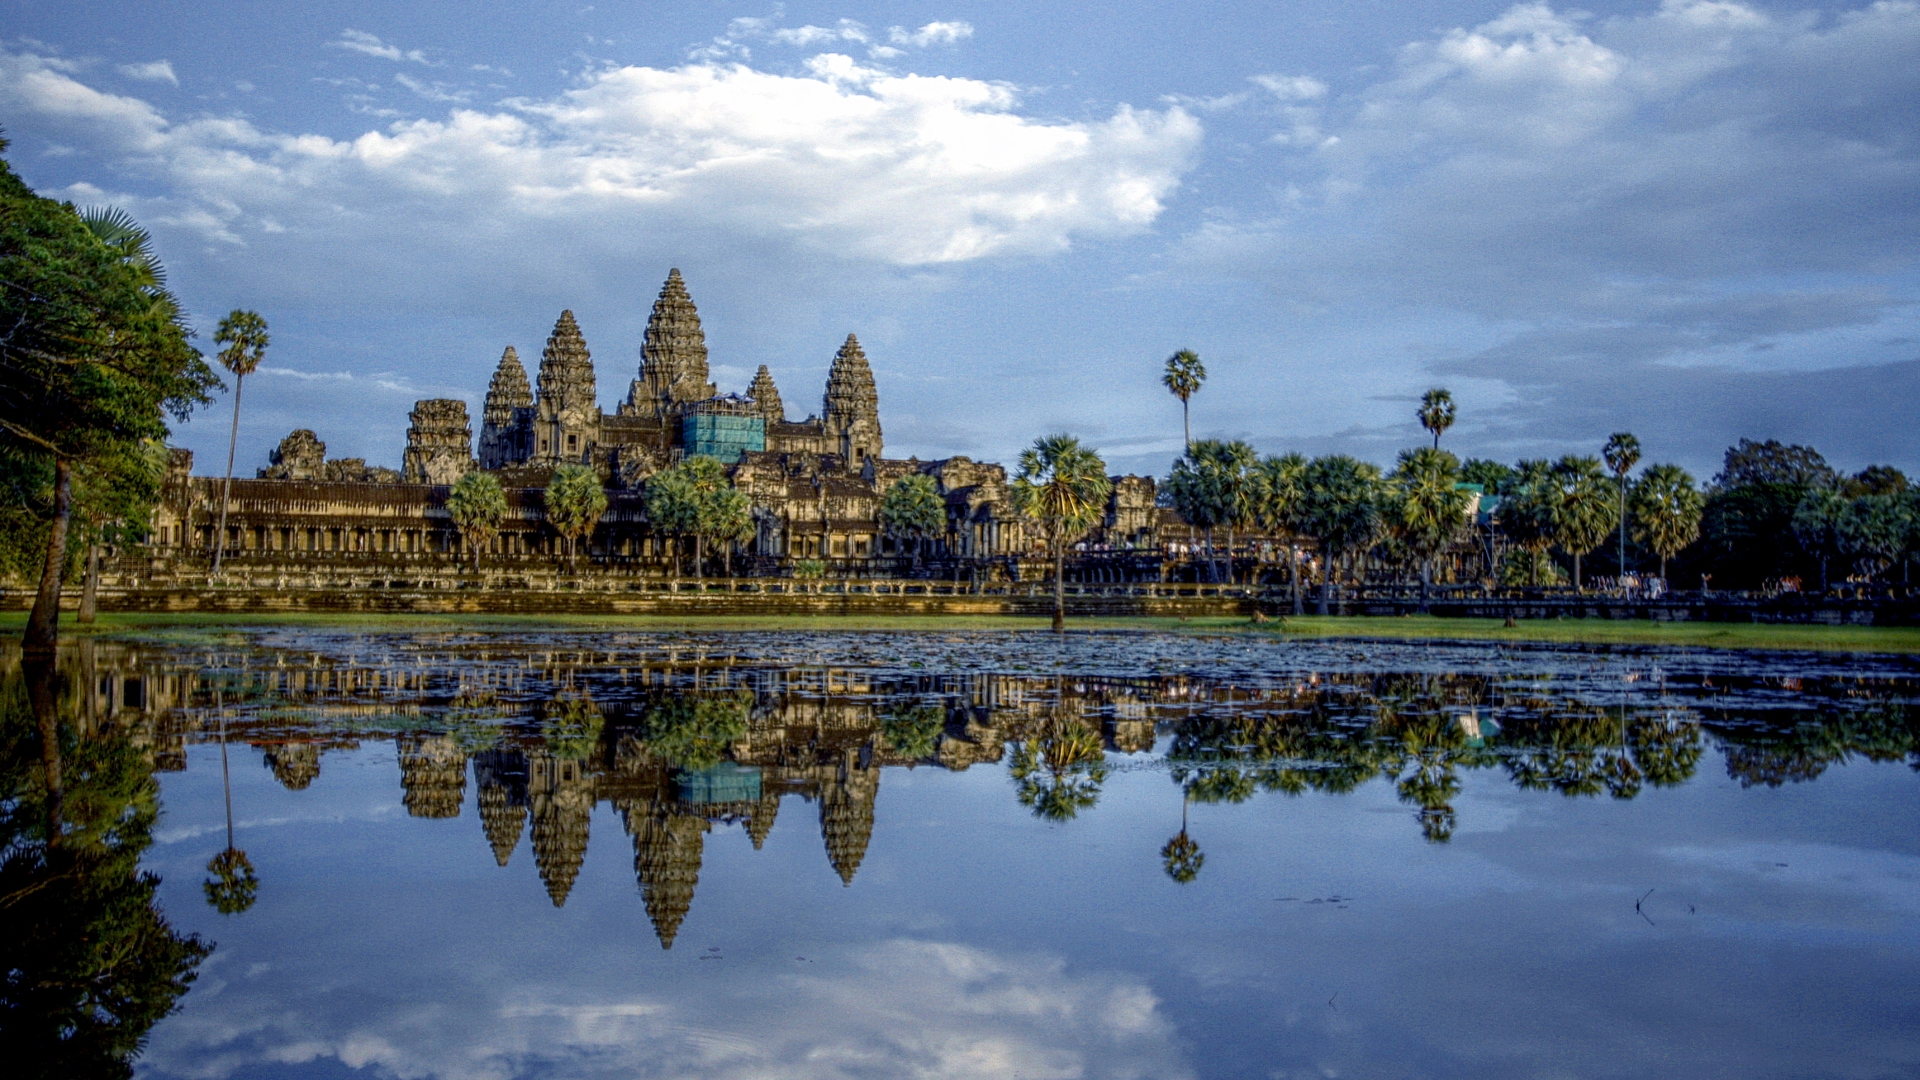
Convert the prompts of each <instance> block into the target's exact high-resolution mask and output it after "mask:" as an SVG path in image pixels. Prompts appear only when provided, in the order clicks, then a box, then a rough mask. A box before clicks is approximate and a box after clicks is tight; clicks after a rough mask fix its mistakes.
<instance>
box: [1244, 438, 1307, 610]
mask: <svg viewBox="0 0 1920 1080" xmlns="http://www.w3.org/2000/svg"><path fill="white" fill-rule="evenodd" d="M1306 471H1307V459H1306V458H1305V457H1304V456H1302V455H1300V454H1284V455H1282V456H1280V457H1265V458H1262V459H1260V463H1259V464H1258V465H1256V466H1254V469H1253V485H1254V493H1255V494H1254V500H1255V508H1254V521H1255V522H1256V523H1258V524H1259V526H1260V527H1261V528H1263V529H1266V530H1268V531H1270V532H1277V531H1280V530H1283V529H1284V530H1285V531H1286V533H1287V584H1288V588H1289V589H1290V590H1291V591H1292V593H1293V613H1294V614H1295V615H1298V614H1300V613H1301V610H1302V608H1301V596H1300V550H1299V544H1298V543H1297V537H1298V536H1299V531H1300V508H1301V505H1302V503H1303V501H1304V500H1305V497H1306V486H1305V483H1304V480H1303V478H1304V477H1305V475H1306Z"/></svg>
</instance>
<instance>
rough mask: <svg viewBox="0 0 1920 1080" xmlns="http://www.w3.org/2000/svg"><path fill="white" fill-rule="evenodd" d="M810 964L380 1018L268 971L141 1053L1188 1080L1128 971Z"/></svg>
mask: <svg viewBox="0 0 1920 1080" xmlns="http://www.w3.org/2000/svg"><path fill="white" fill-rule="evenodd" d="M818 959H819V961H820V963H819V966H818V967H817V968H812V969H810V971H811V973H809V974H806V975H781V974H771V973H768V972H767V971H766V970H765V969H764V968H758V967H756V968H753V969H741V971H740V973H739V974H734V973H732V972H723V971H720V970H717V969H716V970H713V971H703V972H701V978H699V979H697V980H694V981H692V982H686V981H676V982H674V983H673V984H672V986H671V987H670V988H669V987H666V986H660V987H648V986H645V985H644V984H643V985H642V986H640V987H638V988H636V986H635V983H636V982H642V983H644V980H640V979H636V977H635V975H634V973H632V972H622V973H621V974H620V975H619V977H618V978H617V979H616V980H613V981H614V982H617V983H618V984H619V985H618V986H615V985H611V984H609V985H602V986H593V985H587V986H581V985H573V986H569V987H567V988H565V989H560V988H553V989H551V990H543V989H542V988H539V987H537V986H521V987H517V988H514V989H510V990H502V989H500V988H498V987H497V986H495V985H493V984H494V982H495V980H493V979H491V978H490V977H489V978H486V979H482V980H477V981H474V982H463V981H462V980H460V979H459V978H458V977H457V976H458V974H459V973H457V972H455V973H450V972H446V971H444V970H443V971H440V972H439V978H438V979H437V981H436V988H435V991H434V992H432V994H431V996H430V997H429V998H415V999H414V1000H412V1001H411V1002H410V1003H409V1004H408V1005H406V1006H404V1007H400V1006H398V1005H397V1003H396V1007H395V1008H392V1009H381V1008H377V1007H364V1006H366V1005H368V1001H367V999H366V998H364V997H362V995H361V994H359V993H343V992H341V990H339V989H336V990H335V991H334V992H333V993H331V994H316V993H314V992H313V990H312V988H313V986H316V985H323V984H324V985H329V986H336V987H340V986H342V984H341V982H340V980H341V979H342V978H343V977H344V978H347V979H348V980H350V981H353V980H357V979H364V978H366V974H365V973H364V972H355V973H353V975H351V976H343V975H342V974H341V973H338V972H326V973H322V972H319V971H315V972H312V973H310V974H312V975H314V976H316V978H315V979H314V981H312V982H302V981H300V974H301V973H299V972H297V971H282V970H281V969H280V967H276V968H275V969H272V970H269V971H267V972H265V973H264V974H263V976H262V977H259V978H255V979H251V980H249V981H248V983H247V985H246V993H244V994H238V993H220V992H219V991H220V990H221V989H222V988H223V987H222V986H221V985H219V984H220V983H223V982H224V979H222V978H221V976H220V973H219V972H217V971H216V972H214V973H213V976H212V977H208V976H207V975H204V974H203V977H202V980H201V984H202V985H201V987H200V988H198V991H197V992H198V993H199V994H200V997H199V998H197V999H196V1002H195V1007H194V1008H193V1009H190V1010H189V1011H188V1012H186V1013H185V1014H183V1015H182V1016H180V1017H178V1018H176V1019H174V1020H172V1021H170V1022H169V1023H168V1025H166V1026H164V1027H162V1028H161V1029H159V1031H158V1032H156V1035H155V1038H154V1042H153V1045H152V1048H151V1049H150V1050H149V1052H148V1054H147V1056H146V1059H145V1060H146V1062H147V1063H148V1065H149V1066H150V1067H152V1068H155V1069H158V1070H160V1071H161V1072H163V1073H166V1072H181V1073H186V1072H191V1073H193V1074H194V1075H198V1076H202V1077H206V1078H208V1080H219V1078H222V1077H225V1076H228V1075H233V1074H234V1073H237V1072H241V1071H244V1070H247V1069H249V1068H258V1067H260V1066H262V1065H265V1064H268V1063H279V1064H292V1063H307V1062H313V1061H317V1060H325V1059H334V1060H337V1061H339V1062H340V1063H342V1064H344V1065H346V1066H348V1067H350V1068H356V1069H358V1068H365V1067H367V1066H369V1065H372V1066H375V1067H377V1068H378V1069H379V1070H380V1071H381V1072H382V1073H384V1074H387V1075H394V1076H405V1077H415V1078H433V1080H480V1078H486V1080H493V1078H499V1077H506V1076H513V1075H521V1074H523V1073H527V1072H542V1071H557V1072H564V1073H566V1074H568V1075H574V1076H629V1077H653V1076H673V1077H687V1078H696V1077H701V1078H715V1080H719V1078H740V1080H744V1078H747V1077H763V1076H783V1077H796V1078H802V1080H804V1078H820V1080H830V1078H841V1077H855V1076H923V1077H946V1078H951V1080H964V1078H968V1077H982V1078H985V1077H996V1078H997V1077H1005V1076H1025V1077H1034V1078H1059V1080H1067V1078H1113V1080H1126V1078H1136V1077H1138V1078H1145V1077H1155V1078H1167V1080H1178V1078H1181V1077H1187V1076H1191V1075H1192V1070H1191V1069H1190V1068H1189V1067H1188V1066H1187V1065H1186V1063H1185V1061H1184V1060H1183V1057H1182V1054H1181V1053H1180V1051H1179V1049H1178V1047H1177V1045H1176V1040H1175V1033H1174V1030H1173V1026H1172V1024H1171V1023H1170V1022H1169V1021H1168V1020H1167V1018H1166V1017H1165V1016H1164V1015H1163V1014H1162V1013H1161V1011H1160V1005H1159V1002H1158V1000H1157V999H1156V998H1155V996H1154V995H1153V993H1152V992H1151V991H1150V990H1149V989H1148V988H1147V987H1146V986H1144V985H1142V984H1140V983H1139V982H1137V981H1134V980H1132V979H1129V978H1124V977H1120V976H1116V975H1108V974H1102V973H1076V974H1069V973H1068V972H1067V971H1066V969H1065V966H1064V965H1063V964H1062V963H1060V962H1059V961H1057V960H1052V959H1047V958H1025V957H1010V956H1005V955H1001V954H998V953H994V952H991V951H988V950H985V949H980V948H975V947H971V946H965V945H958V944H949V943H943V942H929V941H914V940H900V941H891V942H880V943H875V944H872V945H866V946H861V947H857V948H855V949H852V950H849V951H848V952H847V953H846V954H845V955H843V956H839V957H835V956H832V955H823V956H821V957H819V958H818ZM309 962H317V960H316V959H315V958H309ZM282 966H284V965H282ZM321 966H325V965H321ZM387 974H389V975H390V976H393V977H394V978H397V979H398V980H399V982H400V983H401V984H406V983H411V982H412V980H411V978H409V977H408V976H406V975H404V974H402V973H398V972H390V973H387ZM450 975H452V976H454V977H453V978H449V977H448V976H450ZM228 977H234V976H228ZM209 983H215V984H216V985H213V986H209V985H208V984H209ZM343 988H344V987H343ZM366 989H367V990H368V991H369V992H372V993H375V994H376V995H383V994H385V993H393V992H396V991H395V990H393V989H390V988H389V989H382V990H378V991H375V990H373V988H372V986H371V985H369V986H367V987H366ZM397 992H400V993H407V992H408V991H407V990H399V991H397ZM348 1002H351V1004H350V1005H349V1007H348V1009H345V1010H341V1009H338V1007H337V1005H336V1003H339V1004H347V1003H348Z"/></svg>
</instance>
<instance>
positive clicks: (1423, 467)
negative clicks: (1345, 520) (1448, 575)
mask: <svg viewBox="0 0 1920 1080" xmlns="http://www.w3.org/2000/svg"><path fill="white" fill-rule="evenodd" d="M1459 476H1460V463H1459V459H1457V458H1455V457H1454V456H1453V455H1452V454H1450V453H1448V452H1446V451H1445V450H1441V449H1438V448H1435V449H1427V448H1426V447H1422V448H1420V449H1418V450H1404V451H1401V453H1400V459H1399V464H1398V465H1397V467H1396V468H1395V469H1394V473H1393V476H1392V478H1391V483H1390V486H1389V489H1388V490H1389V492H1390V499H1389V503H1388V516H1389V519H1390V520H1389V525H1390V527H1391V529H1392V530H1393V532H1394V533H1395V535H1397V536H1398V537H1399V539H1400V541H1401V543H1403V544H1404V545H1406V549H1407V552H1408V554H1409V555H1410V556H1411V557H1412V558H1413V559H1414V560H1415V561H1416V562H1418V563H1419V564H1420V610H1421V611H1422V612H1423V613H1424V612H1425V611H1426V610H1427V589H1428V587H1429V586H1430V585H1431V584H1432V581H1433V560H1434V558H1435V556H1437V555H1439V554H1440V553H1441V552H1442V551H1444V550H1446V548H1447V545H1448V544H1451V543H1452V542H1453V541H1454V539H1455V538H1456V537H1458V536H1459V535H1460V530H1461V529H1462V528H1463V527H1464V526H1465V525H1466V519H1467V506H1468V504H1469V503H1470V502H1472V498H1471V497H1470V496H1469V495H1468V494H1467V493H1466V492H1465V491H1462V490H1460V486H1459Z"/></svg>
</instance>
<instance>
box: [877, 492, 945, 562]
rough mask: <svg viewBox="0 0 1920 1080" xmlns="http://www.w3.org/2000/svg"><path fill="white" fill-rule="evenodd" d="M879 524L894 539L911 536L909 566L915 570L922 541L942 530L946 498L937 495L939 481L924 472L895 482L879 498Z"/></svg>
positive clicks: (943, 528)
mask: <svg viewBox="0 0 1920 1080" xmlns="http://www.w3.org/2000/svg"><path fill="white" fill-rule="evenodd" d="M880 527H881V528H883V529H885V530H886V531H887V532H888V533H890V534H892V535H893V537H894V539H895V541H896V542H897V541H899V540H903V539H906V538H908V537H912V538H913V540H914V545H913V565H914V567H915V568H916V569H917V568H918V567H919V565H920V549H921V546H922V542H923V541H925V540H926V538H927V537H929V536H932V535H934V534H935V533H938V532H945V531H946V527H947V501H946V500H945V499H943V498H941V497H940V485H939V483H938V482H936V481H935V480H934V478H933V477H931V476H928V475H927V474H926V473H914V474H913V475H912V476H903V477H901V478H900V479H899V480H897V481H895V482H894V484H893V486H892V487H889V488H888V489H887V493H886V494H885V495H884V496H882V497H881V499H880Z"/></svg>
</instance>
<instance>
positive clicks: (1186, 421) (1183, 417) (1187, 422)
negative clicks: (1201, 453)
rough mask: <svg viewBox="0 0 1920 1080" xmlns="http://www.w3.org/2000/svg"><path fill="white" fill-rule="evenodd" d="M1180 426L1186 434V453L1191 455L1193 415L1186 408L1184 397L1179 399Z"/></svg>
mask: <svg viewBox="0 0 1920 1080" xmlns="http://www.w3.org/2000/svg"><path fill="white" fill-rule="evenodd" d="M1180 426H1181V427H1182V428H1184V429H1185V430H1186V433H1187V452H1188V453H1192V452H1193V415H1192V412H1191V410H1189V409H1188V408H1187V399H1186V398H1184V397H1183V398H1181V399H1180Z"/></svg>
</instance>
